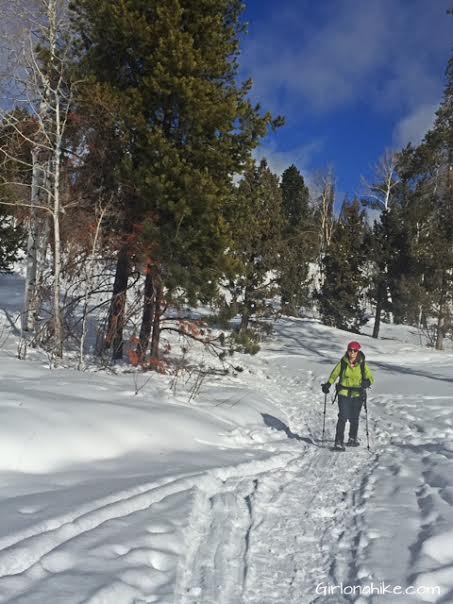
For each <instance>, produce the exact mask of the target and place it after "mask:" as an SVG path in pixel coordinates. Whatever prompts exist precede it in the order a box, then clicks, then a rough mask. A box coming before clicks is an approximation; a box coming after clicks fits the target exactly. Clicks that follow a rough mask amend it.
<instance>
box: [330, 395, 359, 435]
mask: <svg viewBox="0 0 453 604" xmlns="http://www.w3.org/2000/svg"><path fill="white" fill-rule="evenodd" d="M362 405H363V398H362V397H361V396H342V395H341V394H339V395H338V408H339V412H338V422H337V431H336V434H335V442H336V443H338V442H341V443H342V442H343V440H344V428H345V425H346V422H347V420H349V438H354V439H355V438H357V431H358V429H359V416H360V411H361V409H362Z"/></svg>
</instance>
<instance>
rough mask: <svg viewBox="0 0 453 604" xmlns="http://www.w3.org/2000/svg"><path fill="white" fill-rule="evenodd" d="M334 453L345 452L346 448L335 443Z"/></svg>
mask: <svg viewBox="0 0 453 604" xmlns="http://www.w3.org/2000/svg"><path fill="white" fill-rule="evenodd" d="M333 450H334V451H345V450H346V449H345V446H344V444H343V443H335V444H334V446H333Z"/></svg>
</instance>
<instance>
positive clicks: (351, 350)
mask: <svg viewBox="0 0 453 604" xmlns="http://www.w3.org/2000/svg"><path fill="white" fill-rule="evenodd" d="M348 352H359V350H358V348H348Z"/></svg>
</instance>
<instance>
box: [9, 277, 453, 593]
mask: <svg viewBox="0 0 453 604" xmlns="http://www.w3.org/2000/svg"><path fill="white" fill-rule="evenodd" d="M20 302H21V282H20V280H19V279H18V278H16V277H14V276H11V277H5V276H3V277H1V279H0V309H2V310H1V317H3V325H4V329H3V332H2V336H1V338H0V345H1V350H0V384H1V388H2V396H1V398H0V473H1V476H0V481H1V482H0V484H1V491H0V603H6V602H11V603H15V604H63V603H64V604H82V603H83V604H101V603H102V604H139V603H145V602H146V603H158V604H170V603H175V604H241V603H243V604H252V603H253V604H314V603H317V604H321V603H331V604H334V603H335V604H341V603H342V602H358V603H359V604H365V603H370V604H376V603H379V604H380V603H381V602H386V603H389V604H392V603H395V604H396V603H416V602H439V603H440V602H443V603H452V602H453V371H452V370H453V354H452V353H450V352H448V353H446V352H445V353H442V352H436V351H433V350H432V349H427V348H422V347H420V346H419V336H418V334H417V333H416V331H415V330H411V329H408V328H402V327H394V326H387V325H384V326H383V330H382V335H383V336H384V337H383V339H382V340H379V341H375V340H373V339H372V338H370V337H369V336H366V335H364V336H361V337H360V338H359V340H360V341H361V342H362V344H363V346H364V351H365V353H366V355H367V359H368V362H369V364H370V366H371V368H372V370H373V371H374V373H375V376H376V384H375V386H374V387H373V388H372V390H371V393H370V395H369V404H368V408H369V417H368V420H369V432H370V446H371V451H367V448H366V435H365V421H364V418H362V422H361V426H360V437H361V440H362V444H363V445H364V446H362V447H360V448H358V449H353V450H347V451H346V452H345V453H334V452H332V451H330V449H329V446H327V445H330V444H331V441H332V438H333V433H334V428H335V420H336V408H335V406H332V405H330V402H329V405H328V409H327V436H328V439H329V443H326V446H325V447H323V446H321V445H322V443H321V442H320V438H321V432H322V418H323V400H324V399H323V395H322V394H321V391H320V384H321V382H322V381H324V380H325V378H326V377H327V376H328V374H329V372H330V370H331V368H332V367H333V365H334V363H335V362H336V361H337V360H338V358H339V357H340V356H341V354H342V353H343V351H344V348H345V345H346V343H347V341H348V340H349V339H351V336H350V334H348V333H346V332H341V331H337V330H333V329H330V328H327V327H325V326H322V325H320V324H319V323H318V322H316V321H314V320H309V319H299V320H296V319H292V320H290V319H282V320H280V321H278V323H277V324H276V326H275V333H274V335H273V337H272V338H270V339H269V340H268V341H267V342H266V343H265V345H264V346H263V350H262V352H261V353H260V354H259V355H257V356H255V357H250V356H245V355H238V356H237V358H236V357H234V359H235V361H234V362H235V363H237V364H239V365H241V366H242V367H243V368H244V371H242V372H240V373H237V374H236V375H229V376H224V377H221V376H212V377H211V378H209V379H206V380H205V381H204V382H203V384H202V385H201V390H200V392H199V395H198V396H197V397H196V398H195V399H192V400H189V399H190V391H189V387H188V386H184V384H182V382H181V383H179V382H178V383H177V384H176V392H175V391H174V388H173V389H172V386H174V383H172V378H171V377H166V376H160V375H157V374H151V375H148V376H147V378H148V377H150V379H149V381H145V380H143V381H142V382H141V386H142V387H141V389H140V391H139V393H138V394H137V395H135V394H134V390H135V383H134V378H133V375H132V374H131V373H126V372H123V373H121V374H119V375H114V374H110V373H106V372H94V371H87V372H84V373H80V372H77V371H73V370H70V369H55V370H49V368H48V365H47V363H46V359H45V357H42V356H40V355H39V354H32V355H31V356H30V360H27V361H19V360H17V359H16V358H15V352H16V339H15V338H16V335H15V333H14V320H15V318H16V317H17V313H18V309H19V308H20ZM0 322H1V319H0ZM147 378H146V379H147ZM140 379H141V378H140ZM370 592H372V593H370ZM399 592H400V593H399Z"/></svg>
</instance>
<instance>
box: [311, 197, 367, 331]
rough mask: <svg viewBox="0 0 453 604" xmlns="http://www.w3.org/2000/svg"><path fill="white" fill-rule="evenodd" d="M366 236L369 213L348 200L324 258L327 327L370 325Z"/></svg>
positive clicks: (320, 297) (323, 312) (322, 292)
mask: <svg viewBox="0 0 453 604" xmlns="http://www.w3.org/2000/svg"><path fill="white" fill-rule="evenodd" d="M365 233H366V222H365V212H364V210H363V209H362V207H361V204H360V202H359V201H358V200H357V199H356V200H354V201H352V202H349V201H347V200H346V201H345V202H344V203H343V207H342V210H341V214H340V217H339V219H338V220H337V222H336V224H335V227H334V232H333V236H332V240H331V243H330V246H329V249H328V252H327V254H326V255H325V256H324V258H323V269H324V271H323V272H324V282H323V285H322V287H321V290H320V292H319V293H318V300H319V311H320V314H321V317H322V320H323V322H324V323H325V324H326V325H331V326H332V327H337V328H339V329H345V330H348V331H353V332H358V331H359V329H360V326H361V325H363V324H364V323H365V322H366V318H365V312H364V308H363V297H364V291H365V287H366V285H367V278H366V275H365V264H366V261H367V254H366V251H365V249H364V241H365Z"/></svg>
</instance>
